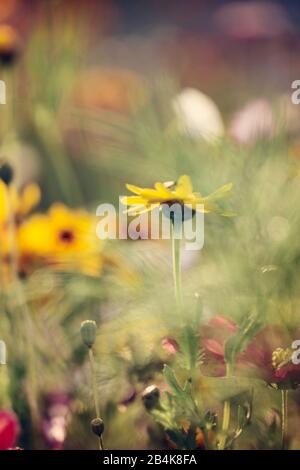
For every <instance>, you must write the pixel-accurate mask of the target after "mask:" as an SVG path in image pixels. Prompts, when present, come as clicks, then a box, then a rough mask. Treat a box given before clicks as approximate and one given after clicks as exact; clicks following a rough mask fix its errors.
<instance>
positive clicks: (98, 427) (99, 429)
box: [91, 418, 104, 437]
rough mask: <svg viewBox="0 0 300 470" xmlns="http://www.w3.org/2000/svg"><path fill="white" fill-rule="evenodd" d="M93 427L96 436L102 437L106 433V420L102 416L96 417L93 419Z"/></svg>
mask: <svg viewBox="0 0 300 470" xmlns="http://www.w3.org/2000/svg"><path fill="white" fill-rule="evenodd" d="M91 428H92V431H93V433H94V434H96V436H98V437H101V436H102V434H103V433H104V421H103V419H101V418H94V419H93V420H92V421H91Z"/></svg>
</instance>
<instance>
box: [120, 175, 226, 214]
mask: <svg viewBox="0 0 300 470" xmlns="http://www.w3.org/2000/svg"><path fill="white" fill-rule="evenodd" d="M126 187H127V189H129V191H131V192H132V193H134V194H135V196H125V197H123V198H122V199H121V202H122V204H124V205H126V206H132V207H130V208H129V209H127V211H126V212H128V213H129V214H130V213H136V214H142V213H144V212H148V211H151V210H153V209H155V208H156V207H159V206H161V205H162V204H175V203H178V204H181V205H188V206H190V207H191V208H192V209H193V210H197V211H201V208H200V207H199V205H203V207H204V209H203V212H204V213H208V212H216V213H219V214H221V215H223V216H230V215H233V214H232V213H229V212H225V211H224V210H223V209H222V208H221V207H220V206H218V204H217V203H216V201H219V200H221V199H223V198H225V197H226V196H228V195H229V192H230V190H231V188H232V183H228V184H225V185H224V186H222V187H221V188H219V189H217V190H216V191H215V192H213V193H212V194H210V195H209V196H205V197H204V196H202V195H201V194H200V193H199V192H193V186H192V182H191V180H190V178H189V177H188V176H187V175H182V176H180V178H179V179H178V181H177V182H176V183H173V182H172V183H155V185H154V189H152V188H139V187H138V186H134V185H132V184H127V185H126Z"/></svg>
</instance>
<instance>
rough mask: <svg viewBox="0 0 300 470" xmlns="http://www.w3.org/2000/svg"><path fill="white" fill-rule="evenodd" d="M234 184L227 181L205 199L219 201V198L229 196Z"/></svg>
mask: <svg viewBox="0 0 300 470" xmlns="http://www.w3.org/2000/svg"><path fill="white" fill-rule="evenodd" d="M232 186H233V184H232V183H227V184H225V185H224V186H222V187H221V188H219V189H217V190H216V191H214V192H213V193H211V194H209V195H208V196H206V197H205V198H204V199H205V200H207V201H217V200H219V199H223V198H225V197H227V196H229V191H230V190H231V189H232Z"/></svg>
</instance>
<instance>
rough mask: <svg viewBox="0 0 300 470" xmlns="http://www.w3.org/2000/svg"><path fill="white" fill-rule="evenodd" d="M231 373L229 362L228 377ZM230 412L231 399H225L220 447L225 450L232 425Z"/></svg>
mask: <svg viewBox="0 0 300 470" xmlns="http://www.w3.org/2000/svg"><path fill="white" fill-rule="evenodd" d="M230 374H231V366H230V365H229V364H227V366H226V377H229V376H230ZM230 414H231V403H230V400H225V402H224V409H223V421H222V436H221V438H220V444H219V448H220V450H225V448H226V440H227V433H228V430H229V425H230Z"/></svg>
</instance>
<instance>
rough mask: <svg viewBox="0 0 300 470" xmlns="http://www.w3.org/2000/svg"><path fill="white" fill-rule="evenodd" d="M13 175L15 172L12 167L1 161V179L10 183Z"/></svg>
mask: <svg viewBox="0 0 300 470" xmlns="http://www.w3.org/2000/svg"><path fill="white" fill-rule="evenodd" d="M13 177H14V172H13V169H12V167H11V166H10V165H9V164H8V163H6V162H0V180H1V181H3V183H5V184H10V183H11V182H12V180H13Z"/></svg>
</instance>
